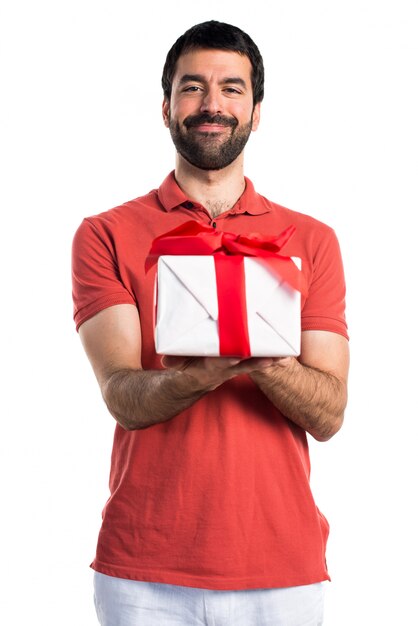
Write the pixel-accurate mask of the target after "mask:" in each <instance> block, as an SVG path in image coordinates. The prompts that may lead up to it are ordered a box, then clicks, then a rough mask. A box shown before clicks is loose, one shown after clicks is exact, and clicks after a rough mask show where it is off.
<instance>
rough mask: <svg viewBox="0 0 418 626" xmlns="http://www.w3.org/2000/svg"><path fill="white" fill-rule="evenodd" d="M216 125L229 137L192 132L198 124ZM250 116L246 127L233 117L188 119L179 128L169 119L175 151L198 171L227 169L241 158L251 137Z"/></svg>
mask: <svg viewBox="0 0 418 626" xmlns="http://www.w3.org/2000/svg"><path fill="white" fill-rule="evenodd" d="M211 123H212V124H216V125H222V126H226V127H230V129H231V130H230V134H229V136H228V137H227V138H226V139H223V135H222V137H221V136H220V135H219V133H210V132H207V133H202V132H193V127H195V126H199V125H200V124H211ZM252 124H253V116H252V114H251V119H250V121H249V122H248V124H244V125H242V126H239V125H238V120H237V119H236V118H235V117H224V116H222V115H215V116H210V115H208V114H207V113H202V114H201V115H189V116H188V117H186V118H185V120H184V121H183V124H182V126H183V127H184V129H182V128H181V127H180V124H179V122H177V121H174V120H172V119H171V118H170V125H169V128H170V134H171V138H172V140H173V143H174V145H175V147H176V150H177V152H178V153H179V154H181V156H182V157H183V158H184V159H185V160H186V161H188V163H190V164H191V165H194V166H195V167H198V168H199V169H201V170H221V169H223V168H224V167H227V166H228V165H230V164H231V163H232V162H233V161H235V159H236V158H237V157H238V156H239V155H240V154H241V152H242V151H243V149H244V146H245V144H246V143H247V141H248V138H249V136H250V134H251V129H252Z"/></svg>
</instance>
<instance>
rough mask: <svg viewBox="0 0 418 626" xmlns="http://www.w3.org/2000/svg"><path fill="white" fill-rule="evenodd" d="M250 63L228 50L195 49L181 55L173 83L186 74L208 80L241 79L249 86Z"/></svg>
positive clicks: (245, 57)
mask: <svg viewBox="0 0 418 626" xmlns="http://www.w3.org/2000/svg"><path fill="white" fill-rule="evenodd" d="M251 70H252V66H251V62H250V60H249V58H248V57H247V56H246V55H244V54H239V53H238V52H232V51H230V50H212V49H201V48H197V49H194V50H189V52H186V53H185V54H182V55H181V56H180V57H179V58H178V60H177V64H176V69H175V72H174V76H173V83H174V82H176V81H179V80H181V78H182V76H184V75H186V74H191V75H193V74H196V75H201V76H203V77H205V78H206V79H207V80H210V79H211V78H213V77H216V78H217V79H218V80H222V79H224V78H231V77H236V78H241V79H242V80H244V81H245V82H246V83H248V85H249V86H250V85H251Z"/></svg>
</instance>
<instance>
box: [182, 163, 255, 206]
mask: <svg viewBox="0 0 418 626" xmlns="http://www.w3.org/2000/svg"><path fill="white" fill-rule="evenodd" d="M175 177H176V181H177V183H178V185H179V187H180V188H181V189H182V190H183V191H184V193H185V194H186V195H187V196H188V197H189V198H190V199H191V200H193V201H194V202H198V203H199V204H201V205H202V206H204V207H205V209H206V210H207V211H208V213H209V214H210V215H211V217H216V216H217V215H219V214H220V213H224V212H225V211H229V209H231V208H232V207H233V206H234V204H236V202H237V201H238V199H239V198H240V197H241V195H242V194H243V192H244V189H245V180H244V164H243V158H242V155H240V157H238V159H236V160H235V161H234V162H233V163H231V164H230V165H228V167H225V168H223V169H222V170H201V169H199V168H197V167H194V166H193V165H190V163H188V162H187V161H185V159H183V157H181V156H180V155H179V154H177V159H176V169H175Z"/></svg>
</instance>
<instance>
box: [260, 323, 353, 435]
mask: <svg viewBox="0 0 418 626" xmlns="http://www.w3.org/2000/svg"><path fill="white" fill-rule="evenodd" d="M348 366H349V352H348V341H347V340H346V339H345V338H344V337H343V336H342V335H339V334H336V333H331V332H325V331H305V332H303V333H302V349H301V354H300V357H299V359H295V358H292V357H287V358H283V359H275V361H274V364H273V365H271V366H270V367H267V368H266V369H263V370H262V371H257V372H253V373H251V374H250V376H251V378H252V379H253V381H254V382H255V383H256V384H257V385H258V386H259V388H260V389H261V390H262V391H263V392H264V393H265V394H266V396H267V397H268V398H269V400H271V402H272V403H273V404H274V405H275V406H276V407H277V408H278V409H279V411H280V412H281V413H282V414H283V415H285V416H286V417H287V418H288V419H290V420H291V421H292V422H294V423H295V424H297V425H298V426H300V427H301V428H303V429H304V430H306V431H307V432H308V433H310V434H311V435H312V436H313V437H314V438H315V439H317V440H318V441H327V440H328V439H330V438H331V437H332V436H333V435H334V434H335V433H336V432H337V431H338V430H339V429H340V428H341V426H342V422H343V418H344V409H345V407H346V404H347V376H348Z"/></svg>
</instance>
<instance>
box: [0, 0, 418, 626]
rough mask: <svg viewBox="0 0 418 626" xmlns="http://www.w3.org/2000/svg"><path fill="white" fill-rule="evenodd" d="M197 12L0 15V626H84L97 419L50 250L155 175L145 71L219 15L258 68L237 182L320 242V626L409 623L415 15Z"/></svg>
mask: <svg viewBox="0 0 418 626" xmlns="http://www.w3.org/2000/svg"><path fill="white" fill-rule="evenodd" d="M145 4H146V5H147V6H146V7H145V6H144V5H145ZM204 6H206V5H205V3H199V2H196V1H194V0H193V1H191V0H190V1H188V0H179V1H178V2H170V3H167V5H165V4H164V3H161V2H155V3H149V2H148V3H144V2H142V3H141V2H139V0H137V1H134V0H118V2H110V1H109V0H100V1H99V0H72V1H69V0H68V1H66V2H62V1H59V0H49V1H48V0H37V2H30V0H27V1H26V2H25V1H22V0H21V1H19V0H13V1H12V0H10V1H6V2H2V3H1V15H0V52H1V74H0V90H1V103H0V106H1V117H0V120H1V147H0V150H1V159H2V161H1V170H0V171H1V179H2V182H1V218H0V219H1V221H0V228H1V230H0V233H1V245H0V253H1V282H2V290H1V292H2V295H1V297H2V306H1V316H2V322H1V335H2V340H1V362H2V375H1V382H2V392H1V426H2V428H1V437H0V462H1V495H0V497H1V500H0V507H1V508H0V524H1V532H0V541H1V545H0V577H1V580H0V622H1V623H2V624H5V625H6V624H7V626H14V625H16V626H17V625H18V626H22V624H42V626H58V625H59V626H75V625H77V626H90V625H92V626H94V624H95V623H96V621H95V615H94V610H93V605H92V599H91V571H90V569H89V567H88V566H89V563H90V560H91V559H92V557H93V554H94V550H95V544H96V538H97V532H98V529H99V524H100V512H101V508H102V506H103V504H104V501H105V499H106V497H107V478H108V467H109V455H110V450H111V443H112V434H113V421H112V419H111V418H110V417H109V416H108V415H107V413H106V411H105V409H104V406H103V403H102V400H101V397H100V394H99V390H98V387H97V384H96V381H95V379H94V377H93V374H92V372H91V370H90V366H89V364H88V362H87V359H86V357H85V355H84V353H83V351H82V348H81V344H80V343H79V339H78V337H77V334H76V333H75V330H74V326H73V322H72V303H71V286H70V247H71V240H72V237H73V234H74V231H75V229H76V228H77V226H78V224H79V223H80V221H81V219H82V218H83V217H84V216H86V215H91V214H94V213H97V212H100V211H104V210H106V209H108V208H111V207H113V206H115V205H117V204H119V203H122V202H124V201H127V200H129V199H131V198H134V197H137V196H139V195H142V194H143V193H146V192H147V191H149V190H150V189H152V188H155V187H157V186H158V185H159V184H160V182H161V181H162V180H163V178H164V177H165V175H166V174H167V173H168V172H169V170H171V169H172V167H173V165H174V151H173V148H172V144H171V140H170V138H169V134H168V132H167V130H166V129H165V128H164V127H163V124H162V121H161V112H160V110H161V100H162V94H161V88H160V76H161V69H162V66H163V62H164V59H165V55H166V52H167V50H168V48H169V47H170V46H171V44H172V43H173V42H174V40H175V39H176V38H177V37H178V36H179V35H180V34H182V33H183V32H184V31H185V30H186V29H187V28H189V27H190V26H191V25H192V24H194V23H197V22H200V21H204V20H206V19H219V20H222V21H227V22H231V23H233V24H236V25H238V26H240V27H241V28H243V29H244V30H246V31H248V32H249V34H250V35H251V36H252V37H253V38H254V40H255V41H256V42H257V43H258V45H259V47H260V50H261V52H262V54H263V56H264V60H265V66H266V97H265V102H264V103H263V107H262V123H261V127H260V128H259V130H258V131H257V133H255V134H254V135H253V136H252V138H251V140H250V143H249V145H248V147H247V153H246V154H247V156H246V173H247V175H248V176H249V177H250V178H252V180H253V181H254V183H255V185H256V188H257V190H258V191H259V192H260V193H263V194H264V195H266V196H267V197H269V198H271V199H272V200H275V201H276V202H279V203H281V204H284V205H286V206H288V207H289V208H292V209H295V210H298V211H302V212H305V213H309V214H312V215H314V216H315V217H317V218H319V219H321V220H323V221H325V222H327V223H328V224H330V225H331V226H333V227H334V228H335V230H336V232H337V235H338V237H339V240H340V243H341V248H342V252H343V257H344V261H345V268H346V278H347V283H348V309H347V316H348V321H349V327H350V335H351V351H352V366H351V378H350V403H349V407H348V409H347V413H346V423H345V426H344V428H343V430H342V431H340V433H339V434H338V435H337V436H336V437H335V438H334V439H333V440H331V441H330V442H328V443H326V444H317V443H315V442H313V441H312V444H311V450H312V465H313V471H312V485H313V489H314V493H315V495H316V499H317V503H318V505H319V506H320V508H321V509H322V510H323V511H324V513H325V514H326V516H327V517H328V519H329V521H330V523H331V527H332V532H331V538H330V541H329V546H328V561H329V568H330V572H331V575H332V579H333V582H332V584H331V585H329V586H328V595H327V613H326V626H352V625H353V624H356V626H375V625H379V626H386V625H388V626H389V625H390V626H393V625H401V624H402V625H403V624H405V625H407V624H408V625H409V624H413V623H417V609H416V588H417V575H416V562H417V557H418V554H417V542H416V529H417V527H418V526H417V525H418V519H417V514H416V507H415V501H416V499H417V487H416V482H417V463H416V435H417V426H416V422H417V418H418V411H417V407H416V397H417V387H418V384H417V368H416V350H417V342H416V319H415V317H416V313H417V306H416V302H417V299H416V294H415V291H416V284H417V280H416V268H417V263H416V251H417V247H418V246H417V234H416V227H415V221H414V214H415V212H416V210H417V200H418V191H417V173H418V147H417V146H418V124H417V111H418V94H417V69H418V68H417V61H418V50H417V32H418V19H417V12H418V8H417V3H416V2H414V1H413V0H410V1H408V0H396V1H395V0H393V1H391V2H390V1H388V0H380V1H378V0H351V1H350V2H348V1H346V2H343V1H340V0H320V1H314V0H276V1H275V2H267V1H262V0H259V1H258V2H256V3H254V2H252V3H248V4H245V3H243V2H242V0H229V2H226V1H225V0H222V1H218V0H213V1H212V2H211V3H210V5H209V3H208V5H207V8H204Z"/></svg>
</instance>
